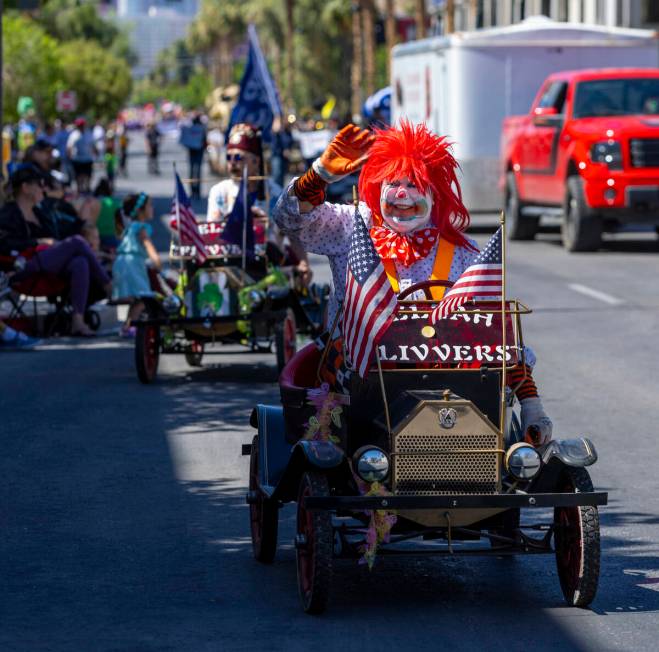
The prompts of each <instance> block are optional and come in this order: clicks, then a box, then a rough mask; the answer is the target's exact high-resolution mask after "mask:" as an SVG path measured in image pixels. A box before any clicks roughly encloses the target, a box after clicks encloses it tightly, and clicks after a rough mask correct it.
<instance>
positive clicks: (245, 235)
mask: <svg viewBox="0 0 659 652" xmlns="http://www.w3.org/2000/svg"><path fill="white" fill-rule="evenodd" d="M242 183H243V272H244V271H245V270H246V269H247V210H248V208H247V166H246V165H244V166H243V181H242Z"/></svg>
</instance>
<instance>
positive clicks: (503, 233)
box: [500, 211, 507, 437]
mask: <svg viewBox="0 0 659 652" xmlns="http://www.w3.org/2000/svg"><path fill="white" fill-rule="evenodd" d="M506 317H507V315H506V213H505V211H501V349H502V357H503V365H502V368H501V422H500V426H501V434H502V436H503V437H505V436H506V433H505V429H506V375H507V374H506V358H507V350H506V324H507V319H506Z"/></svg>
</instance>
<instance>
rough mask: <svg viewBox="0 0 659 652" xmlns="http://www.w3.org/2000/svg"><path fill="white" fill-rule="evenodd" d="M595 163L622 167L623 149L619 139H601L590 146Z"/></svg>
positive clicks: (591, 156)
mask: <svg viewBox="0 0 659 652" xmlns="http://www.w3.org/2000/svg"><path fill="white" fill-rule="evenodd" d="M590 159H591V161H593V163H606V165H608V166H609V168H611V169H614V170H615V169H618V170H619V169H622V149H621V147H620V143H619V142H618V141H617V140H600V141H598V142H596V143H594V144H593V146H592V147H591V148H590Z"/></svg>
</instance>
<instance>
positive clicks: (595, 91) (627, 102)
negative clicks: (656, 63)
mask: <svg viewBox="0 0 659 652" xmlns="http://www.w3.org/2000/svg"><path fill="white" fill-rule="evenodd" d="M598 102H599V103H598ZM625 115H647V116H659V77H608V78H600V79H586V80H583V81H580V82H577V85H576V89H575V95H574V106H573V111H572V117H573V118H574V119H581V118H600V117H612V116H625Z"/></svg>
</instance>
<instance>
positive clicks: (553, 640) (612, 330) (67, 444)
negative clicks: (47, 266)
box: [0, 146, 659, 652]
mask: <svg viewBox="0 0 659 652" xmlns="http://www.w3.org/2000/svg"><path fill="white" fill-rule="evenodd" d="M165 158H166V159H169V160H171V159H173V158H176V159H178V160H181V157H180V152H178V151H177V150H176V148H175V147H174V146H169V147H167V148H165ZM130 164H131V168H132V169H133V170H134V171H135V176H134V177H133V179H132V180H129V181H126V182H122V186H123V188H124V189H126V190H127V189H129V187H133V188H136V189H142V188H145V189H147V190H148V191H149V192H152V193H154V194H155V195H156V196H157V197H159V198H160V199H159V207H160V208H161V209H162V210H166V206H167V203H168V202H169V196H170V191H171V185H172V184H171V180H170V178H169V175H166V177H164V178H163V179H159V180H147V179H146V177H145V174H144V161H143V159H142V158H140V157H134V158H133V159H132V160H131V163H130ZM162 167H163V169H164V170H166V169H167V164H166V163H164V164H163V166H162ZM475 222H476V227H477V228H476V237H477V238H478V240H479V241H480V242H483V241H484V240H485V239H486V237H487V233H488V232H491V230H492V227H493V225H494V221H493V220H491V219H490V220H489V221H488V220H483V219H482V218H479V219H477V220H475ZM157 226H158V229H157V231H158V232H157V236H156V237H157V239H158V242H159V246H160V248H165V244H166V243H165V233H164V231H163V230H162V229H161V227H160V226H159V225H157ZM509 254H510V287H511V291H512V292H511V293H512V294H514V295H517V296H519V298H520V299H522V300H524V301H526V302H527V303H528V304H530V305H531V306H532V307H533V308H534V309H535V312H534V314H533V315H532V316H529V317H528V318H527V320H526V339H527V341H528V342H529V343H531V344H532V345H533V347H534V349H535V350H536V353H537V355H538V358H539V361H540V362H539V364H538V367H537V372H536V378H537V380H538V382H539V385H540V387H541V390H542V393H543V394H544V396H545V397H546V400H545V403H546V407H547V408H548V410H549V412H550V414H551V416H552V418H553V420H554V423H555V432H556V434H557V435H558V436H566V435H571V434H581V433H587V434H589V435H591V436H592V438H593V440H594V441H595V443H596V445H597V448H598V451H599V454H600V462H599V463H598V464H597V466H596V467H595V468H594V469H593V478H594V481H595V484H596V486H598V487H599V488H601V489H606V490H608V491H609V492H610V501H611V503H610V505H609V507H607V508H605V509H603V510H602V523H603V546H604V552H603V567H602V578H601V585H600V590H599V593H598V596H597V599H596V600H595V602H594V604H593V608H592V610H588V611H586V610H578V609H571V608H568V607H566V606H564V604H563V602H562V598H561V595H560V589H559V586H558V581H557V578H556V573H555V569H554V565H553V560H552V559H551V558H541V557H537V558H523V559H522V558H520V559H513V560H510V559H490V558H488V559H466V560H465V559H442V560H430V559H425V558H424V559H405V560H402V559H394V560H392V559H391V558H388V559H386V560H383V561H381V563H378V566H377V567H376V569H375V570H374V571H373V572H371V573H369V572H368V571H367V570H366V569H364V568H363V567H357V566H356V565H355V563H354V562H351V561H345V562H341V563H339V564H338V565H337V566H338V567H337V572H336V577H335V580H334V585H333V595H332V605H331V608H330V610H329V611H328V613H327V614H326V615H324V616H322V617H319V618H315V617H309V616H305V615H303V614H302V613H301V611H300V609H299V605H298V598H297V595H296V588H295V565H294V551H293V548H292V545H291V541H292V523H293V511H292V509H291V507H287V508H285V509H284V510H283V512H282V521H283V527H282V529H281V537H280V541H281V550H280V553H279V554H278V558H277V560H276V562H275V564H274V565H273V566H271V567H261V566H259V565H258V564H256V562H254V561H253V559H252V557H251V549H250V541H249V531H248V513H247V508H246V506H245V504H244V500H243V496H244V492H245V484H246V478H247V460H246V459H245V458H241V456H240V445H241V444H242V443H245V442H248V441H250V438H251V436H252V432H251V430H250V428H249V426H248V425H247V419H248V416H249V412H250V410H251V408H252V406H253V405H254V404H255V403H256V402H257V401H258V402H269V401H276V400H277V389H276V385H275V380H276V373H275V369H274V364H273V360H272V359H271V358H269V357H268V356H255V355H252V354H249V353H243V352H241V351H240V350H235V351H233V352H231V353H227V354H225V355H222V356H219V357H217V358H215V359H213V361H212V362H211V363H210V364H208V365H207V366H205V367H204V368H203V369H195V370H191V369H190V368H187V367H186V365H185V362H184V361H182V360H179V359H176V358H170V359H167V358H165V359H164V360H163V364H162V368H161V375H160V380H159V382H158V383H157V384H155V385H153V386H150V387H144V386H142V385H140V384H139V383H138V382H137V380H136V378H135V373H134V367H133V362H132V348H131V346H130V345H129V344H126V343H125V342H123V341H119V340H117V339H115V338H113V337H112V336H107V337H101V338H99V339H98V341H94V342H84V343H82V342H79V341H73V340H68V339H59V340H53V341H51V342H49V343H48V344H46V345H45V346H43V347H42V348H41V349H40V350H39V351H36V352H34V353H33V354H25V355H18V354H17V355H9V354H8V355H3V356H2V360H1V362H0V364H1V369H2V373H1V374H0V415H1V419H0V436H1V437H2V457H1V461H0V471H1V477H2V478H3V489H2V502H1V504H0V510H1V511H0V517H1V520H0V527H1V528H2V536H1V537H0V577H2V590H1V591H0V608H1V613H0V649H2V650H3V651H4V650H7V651H9V650H16V651H19V652H24V651H32V650H57V651H59V650H62V651H69V650H99V651H103V652H106V651H107V652H118V651H121V652H124V651H129V650H130V651H133V650H135V651H137V650H139V651H144V652H147V651H148V652H151V651H156V650H158V651H160V650H163V651H164V650H167V651H170V650H171V651H174V650H176V651H178V650H193V651H197V650H203V651H206V650H208V651H210V650H222V651H224V650H228V651H234V650H308V649H310V648H312V647H318V648H322V649H328V650H337V649H341V650H344V651H348V650H359V651H364V650H398V649H401V650H403V649H404V650H407V649H418V650H437V649H464V650H476V649H482V650H507V651H511V650H512V651H518V650H519V651H522V650H527V649H534V650H552V649H562V650H593V651H595V650H596V651H601V650H629V651H632V650H646V649H648V650H649V649H656V647H657V643H656V641H657V635H658V634H659V618H658V615H657V611H658V610H659V543H658V541H659V502H658V501H657V495H659V474H658V473H657V461H656V460H657V454H658V453H659V444H658V443H657V396H658V393H659V371H658V368H657V355H656V347H657V345H656V340H657V333H658V331H659V286H658V285H657V282H656V276H657V270H658V269H659V267H658V261H659V257H658V256H659V247H658V246H657V242H656V241H655V239H654V237H653V236H649V235H648V236H641V237H638V236H636V237H632V238H617V239H615V240H614V241H611V242H610V243H608V244H607V248H606V250H605V251H603V252H600V253H598V254H589V255H586V254H583V255H571V256H569V255H567V254H565V253H564V252H563V250H562V249H561V248H560V246H559V244H558V236H557V234H556V233H551V232H549V233H546V234H543V236H542V237H541V239H540V241H538V242H535V243H528V244H526V243H524V244H515V245H514V246H511V247H510V249H509ZM317 271H318V273H319V274H321V275H322V274H325V273H326V267H322V266H318V267H317Z"/></svg>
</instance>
